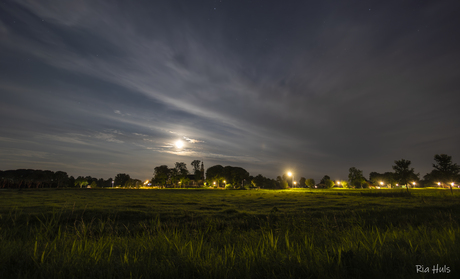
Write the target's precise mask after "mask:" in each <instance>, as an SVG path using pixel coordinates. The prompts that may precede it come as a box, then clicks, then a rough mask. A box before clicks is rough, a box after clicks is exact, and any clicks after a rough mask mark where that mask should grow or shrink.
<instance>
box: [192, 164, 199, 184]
mask: <svg viewBox="0 0 460 279" xmlns="http://www.w3.org/2000/svg"><path fill="white" fill-rule="evenodd" d="M200 163H201V161H200V160H193V161H192V163H191V165H192V167H193V174H194V175H195V182H197V183H198V181H200V180H201V179H202V177H201V176H202V175H201V169H200Z"/></svg>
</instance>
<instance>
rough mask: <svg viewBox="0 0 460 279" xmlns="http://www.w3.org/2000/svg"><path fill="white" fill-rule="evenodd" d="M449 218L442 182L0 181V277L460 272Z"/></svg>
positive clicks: (459, 202)
mask: <svg viewBox="0 0 460 279" xmlns="http://www.w3.org/2000/svg"><path fill="white" fill-rule="evenodd" d="M459 223H460V192H458V191H454V195H452V194H451V193H450V191H447V190H419V189H413V190H411V191H410V193H409V194H408V193H407V192H405V190H404V191H401V190H312V191H311V190H306V189H299V190H278V191H275V190H251V191H235V190H233V191H232V190H204V189H196V190H184V189H171V190H124V189H60V190H59V189H47V190H22V191H18V190H1V191H0V247H1V248H0V278H390V277H391V278H444V277H447V278H460V234H459V232H460V229H459ZM422 265H423V271H425V272H417V267H418V268H419V270H420V269H421V266H422ZM433 266H437V267H438V268H441V267H442V269H438V270H437V271H436V269H435V270H434V271H433ZM427 268H428V270H427ZM426 271H428V272H426Z"/></svg>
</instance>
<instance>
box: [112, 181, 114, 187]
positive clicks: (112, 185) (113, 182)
mask: <svg viewBox="0 0 460 279" xmlns="http://www.w3.org/2000/svg"><path fill="white" fill-rule="evenodd" d="M113 183H114V181H113V180H112V188H113Z"/></svg>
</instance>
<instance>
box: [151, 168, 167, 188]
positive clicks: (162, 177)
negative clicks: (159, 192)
mask: <svg viewBox="0 0 460 279" xmlns="http://www.w3.org/2000/svg"><path fill="white" fill-rule="evenodd" d="M169 176H170V170H169V168H168V166H166V165H161V166H158V167H155V169H154V172H153V179H152V181H153V182H155V184H157V185H161V186H163V187H164V186H165V185H166V183H167V182H168V180H169Z"/></svg>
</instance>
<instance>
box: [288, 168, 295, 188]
mask: <svg viewBox="0 0 460 279" xmlns="http://www.w3.org/2000/svg"><path fill="white" fill-rule="evenodd" d="M287 175H288V176H289V177H291V186H292V181H294V175H292V172H290V171H288V173H287Z"/></svg>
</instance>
